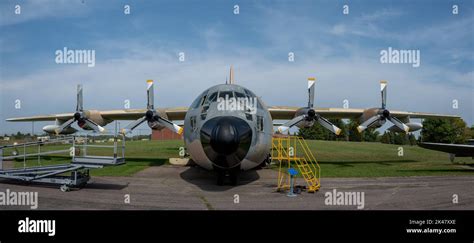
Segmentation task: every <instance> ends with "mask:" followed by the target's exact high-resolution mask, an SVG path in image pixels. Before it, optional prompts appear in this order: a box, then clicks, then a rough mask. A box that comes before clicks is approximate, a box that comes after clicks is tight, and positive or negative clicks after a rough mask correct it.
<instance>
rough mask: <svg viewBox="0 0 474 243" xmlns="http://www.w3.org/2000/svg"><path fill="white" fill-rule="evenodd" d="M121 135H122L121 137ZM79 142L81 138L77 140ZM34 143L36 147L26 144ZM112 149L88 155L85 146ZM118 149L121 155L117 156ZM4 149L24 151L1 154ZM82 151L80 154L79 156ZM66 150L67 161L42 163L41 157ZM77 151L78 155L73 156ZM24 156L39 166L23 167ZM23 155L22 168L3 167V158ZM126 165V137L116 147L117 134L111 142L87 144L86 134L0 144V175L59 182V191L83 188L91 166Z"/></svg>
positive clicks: (20, 179)
mask: <svg viewBox="0 0 474 243" xmlns="http://www.w3.org/2000/svg"><path fill="white" fill-rule="evenodd" d="M122 138H123V137H122ZM78 141H81V143H79V142H78ZM58 143H59V144H72V147H71V148H70V149H57V150H52V151H41V149H42V147H43V146H44V145H46V144H53V145H54V144H58ZM34 146H37V149H36V148H35V149H31V148H29V149H28V151H32V150H34V151H35V152H30V153H27V147H34ZM90 147H95V148H113V156H98V155H90V154H87V148H90ZM119 148H120V150H121V151H120V156H118V154H119V153H118V152H119ZM5 149H11V150H12V151H14V152H15V153H18V151H21V150H22V151H23V154H15V153H14V155H12V156H3V154H4V150H5ZM80 151H82V153H83V155H80V156H79V154H80ZM64 153H69V156H71V157H72V158H71V162H70V163H67V164H56V165H41V156H44V155H52V154H64ZM76 154H78V155H76ZM27 157H37V158H38V164H39V166H29V167H27V166H26V158H27ZM19 158H23V168H14V169H3V161H4V160H5V159H19ZM122 164H125V140H124V139H122V144H121V146H118V139H117V136H114V139H113V145H94V144H88V137H87V136H85V137H74V136H71V137H65V138H61V139H54V140H50V141H46V142H45V141H38V142H28V143H22V144H14V145H7V146H1V147H0V178H2V179H9V180H17V181H24V182H36V183H48V184H58V185H61V186H60V189H61V191H64V192H65V191H69V190H70V187H82V186H84V185H86V184H87V182H88V181H89V180H90V174H89V170H90V169H101V168H103V167H105V166H117V165H122Z"/></svg>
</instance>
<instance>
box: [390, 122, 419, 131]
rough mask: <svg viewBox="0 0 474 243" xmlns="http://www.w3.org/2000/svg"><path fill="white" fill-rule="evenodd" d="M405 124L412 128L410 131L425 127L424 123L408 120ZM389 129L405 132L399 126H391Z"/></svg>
mask: <svg viewBox="0 0 474 243" xmlns="http://www.w3.org/2000/svg"><path fill="white" fill-rule="evenodd" d="M405 125H407V126H408V127H409V128H410V130H409V132H415V131H418V130H420V129H421V128H423V125H422V124H421V123H419V122H408V123H405ZM388 130H389V131H391V132H403V131H402V129H400V128H398V127H397V126H391V127H390V128H388Z"/></svg>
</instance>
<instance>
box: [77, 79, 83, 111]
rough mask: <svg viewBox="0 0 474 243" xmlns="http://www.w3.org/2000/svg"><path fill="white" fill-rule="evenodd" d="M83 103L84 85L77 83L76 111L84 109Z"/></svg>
mask: <svg viewBox="0 0 474 243" xmlns="http://www.w3.org/2000/svg"><path fill="white" fill-rule="evenodd" d="M83 108H84V107H83V104H82V85H80V84H78V85H77V99H76V111H82V110H83Z"/></svg>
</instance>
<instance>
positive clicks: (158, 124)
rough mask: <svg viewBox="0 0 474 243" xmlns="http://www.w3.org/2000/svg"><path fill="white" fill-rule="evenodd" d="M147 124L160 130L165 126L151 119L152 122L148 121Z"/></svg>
mask: <svg viewBox="0 0 474 243" xmlns="http://www.w3.org/2000/svg"><path fill="white" fill-rule="evenodd" d="M148 126H149V127H150V128H151V129H153V130H161V129H163V128H165V126H163V125H161V124H160V123H158V122H156V121H153V122H148Z"/></svg>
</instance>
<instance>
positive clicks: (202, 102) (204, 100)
mask: <svg viewBox="0 0 474 243" xmlns="http://www.w3.org/2000/svg"><path fill="white" fill-rule="evenodd" d="M206 98H207V95H204V97H202V101H201V106H202V105H204V102H206Z"/></svg>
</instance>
